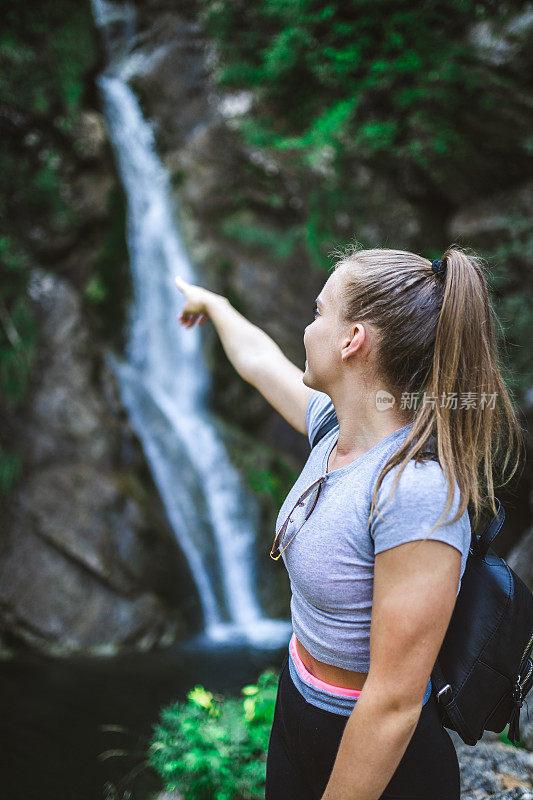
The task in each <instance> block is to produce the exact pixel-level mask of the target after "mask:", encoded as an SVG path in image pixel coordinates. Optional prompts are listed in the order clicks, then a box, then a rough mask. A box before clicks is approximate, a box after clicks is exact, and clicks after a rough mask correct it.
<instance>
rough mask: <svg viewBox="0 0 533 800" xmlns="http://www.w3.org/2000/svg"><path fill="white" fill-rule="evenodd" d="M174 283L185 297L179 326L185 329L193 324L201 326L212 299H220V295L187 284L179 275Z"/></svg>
mask: <svg viewBox="0 0 533 800" xmlns="http://www.w3.org/2000/svg"><path fill="white" fill-rule="evenodd" d="M174 281H175V283H176V286H177V287H178V289H179V290H180V291H182V292H183V294H184V295H185V305H184V306H183V308H182V310H181V314H179V315H178V319H179V321H180V324H181V325H185V327H186V328H192V326H193V325H194V324H195V322H198V325H203V324H204V322H205V321H206V320H207V318H208V316H209V304H210V303H211V302H212V301H213V299H214V298H220V297H221V295H217V294H215V293H214V292H210V291H209V289H203V288H202V287H201V286H194V285H193V284H191V283H187V281H184V280H183V278H182V277H181V276H180V275H176V277H175V278H174Z"/></svg>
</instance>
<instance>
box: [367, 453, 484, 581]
mask: <svg viewBox="0 0 533 800" xmlns="http://www.w3.org/2000/svg"><path fill="white" fill-rule="evenodd" d="M398 470H399V466H398V465H397V466H395V467H394V468H393V469H392V470H391V471H390V472H388V473H387V475H386V476H385V478H384V479H383V482H382V484H381V486H380V488H379V491H378V498H377V505H378V508H379V510H380V511H381V515H380V516H379V517H378V515H377V513H376V512H374V514H373V517H372V522H371V525H370V535H371V537H372V539H373V541H374V553H376V554H377V553H381V552H382V551H383V550H388V549H389V548H391V547H395V546H396V545H398V544H403V542H411V541H415V540H417V539H425V538H426V537H427V538H428V539H436V540H438V541H441V542H447V543H448V544H451V545H452V547H455V548H456V549H457V550H459V552H460V553H461V577H462V575H463V572H464V568H465V566H466V559H467V556H468V550H469V547H470V539H471V527H470V517H469V515H468V510H465V511H464V513H463V514H462V516H460V517H459V519H457V520H456V521H455V522H453V523H452V524H451V525H446V524H445V523H446V522H448V521H449V520H451V519H453V517H454V516H455V514H456V512H457V509H458V508H459V502H460V492H459V486H458V485H457V482H456V483H455V493H454V497H453V502H452V505H451V508H450V510H449V511H448V513H447V514H446V517H445V518H444V519H443V520H442V522H441V523H440V524H439V527H438V528H437V529H436V530H434V531H433V533H432V534H431V535H430V536H428V533H429V532H430V530H431V529H432V527H433V525H434V524H435V523H436V522H437V520H438V519H439V517H440V516H441V514H442V512H443V511H444V509H445V507H446V497H447V492H448V484H447V481H446V477H445V475H444V472H443V470H442V468H441V466H440V464H439V463H438V462H437V461H426V462H424V463H416V461H414V460H411V461H409V462H408V464H407V466H406V467H405V469H404V471H403V472H402V474H401V476H400V480H399V481H398V485H397V487H396V490H395V492H394V495H393V497H392V500H391V501H390V503H389V505H388V506H387V507H386V508H385V505H386V503H387V501H388V499H389V497H390V494H391V490H392V484H393V482H394V478H395V476H396V474H397V471H398Z"/></svg>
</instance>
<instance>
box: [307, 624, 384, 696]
mask: <svg viewBox="0 0 533 800" xmlns="http://www.w3.org/2000/svg"><path fill="white" fill-rule="evenodd" d="M294 638H295V639H296V649H297V651H298V655H299V656H300V658H301V659H302V662H303V664H304V667H306V669H307V670H308V671H309V672H310V673H311V675H314V676H315V678H318V679H319V680H321V681H325V682H326V683H332V684H333V685H334V686H340V687H342V688H343V689H362V688H363V686H364V684H365V680H366V676H367V675H368V673H367V672H355V671H354V670H351V669H344V668H343V667H335V666H333V665H332V664H324V662H323V661H317V659H316V658H314V657H313V656H312V655H311V653H310V652H309V651H308V650H306V649H305V647H304V646H303V644H302V643H301V642H299V641H298V639H297V638H296V636H295V637H294Z"/></svg>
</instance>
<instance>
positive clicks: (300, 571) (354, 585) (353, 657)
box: [276, 391, 471, 672]
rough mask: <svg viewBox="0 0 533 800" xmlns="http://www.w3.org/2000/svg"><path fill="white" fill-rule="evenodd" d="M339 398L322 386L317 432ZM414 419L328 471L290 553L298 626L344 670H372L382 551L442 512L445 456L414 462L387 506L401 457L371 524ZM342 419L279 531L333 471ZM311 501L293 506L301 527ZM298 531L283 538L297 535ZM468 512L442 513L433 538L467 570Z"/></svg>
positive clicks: (287, 504) (290, 499)
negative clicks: (390, 465) (330, 464)
mask: <svg viewBox="0 0 533 800" xmlns="http://www.w3.org/2000/svg"><path fill="white" fill-rule="evenodd" d="M332 412H333V413H334V407H333V403H332V401H331V399H330V398H329V397H328V395H326V394H324V393H323V392H318V391H314V392H313V394H312V395H311V398H310V399H309V403H308V406H307V411H306V427H307V432H308V437H309V441H310V442H312V441H313V440H314V436H315V434H316V432H317V430H318V428H319V426H320V423H321V422H322V421H323V420H324V419H325V418H326V417H327V416H329V415H331V413H332ZM411 427H412V423H410V424H408V425H406V426H404V427H403V428H399V429H398V430H396V431H393V433H391V434H389V435H388V436H386V437H385V438H384V439H382V440H381V441H380V442H378V444H376V445H375V446H374V447H371V448H370V450H368V451H367V452H366V453H364V454H363V455H362V456H359V458H357V459H355V461H352V462H351V463H350V464H346V465H345V466H343V467H340V468H339V469H335V470H333V471H332V472H328V473H327V475H326V479H325V482H324V484H323V486H322V488H321V491H320V495H319V497H318V500H317V503H316V506H315V508H314V509H313V511H312V513H311V515H310V517H309V519H308V520H307V521H306V522H305V523H304V525H303V527H302V528H301V530H300V531H299V532H298V534H297V535H296V536H295V538H294V539H293V540H292V542H291V543H290V545H289V546H288V548H287V549H286V550H285V552H284V553H283V555H282V558H283V561H284V563H285V566H286V568H287V572H288V573H289V578H290V584H291V591H292V597H291V617H292V625H293V629H294V633H295V634H296V636H297V638H298V639H299V641H300V642H301V643H302V644H303V645H304V647H305V648H307V650H308V651H309V652H310V653H311V655H313V656H314V657H315V658H316V659H318V660H319V661H322V662H324V663H326V664H333V665H335V666H338V667H343V668H345V669H351V670H356V671H358V672H367V671H368V669H369V667H370V650H369V640H370V620H371V612H372V590H373V580H374V556H375V554H376V553H381V552H382V551H383V550H387V549H389V548H390V547H394V546H395V545H398V544H401V543H402V542H409V541H413V540H415V539H423V538H425V537H426V536H427V534H428V532H429V531H430V529H431V527H432V526H433V525H434V524H435V523H436V521H437V520H438V518H439V517H440V515H441V513H442V512H443V511H444V507H445V504H446V496H447V483H446V479H445V477H444V473H443V472H442V469H441V467H440V464H439V463H438V462H436V461H427V462H425V463H421V464H417V463H416V462H415V461H414V460H413V461H410V462H409V463H408V464H407V466H406V467H405V469H404V471H403V473H402V475H401V477H400V480H399V483H398V486H397V487H396V491H395V493H394V496H393V499H392V501H391V502H390V504H389V505H388V506H387V508H386V509H384V506H385V503H386V501H387V499H388V497H389V494H390V489H391V487H392V483H393V480H394V478H395V475H396V472H397V470H398V466H396V467H395V468H394V469H392V470H391V471H390V472H389V473H388V474H387V476H386V477H385V479H384V480H383V483H382V485H381V487H380V491H379V493H378V507H379V509H380V510H381V511H382V517H379V518H378V517H377V515H376V514H374V518H373V521H372V525H371V527H370V530H368V528H367V520H368V516H369V513H370V505H371V501H372V493H373V491H374V487H375V485H376V481H377V478H378V476H379V474H380V472H381V469H382V468H383V466H384V465H385V463H386V462H387V461H388V459H389V457H390V456H391V455H392V454H393V453H394V452H395V451H396V450H397V449H398V448H399V447H400V445H401V443H402V441H403V439H404V438H405V436H407V434H408V433H409V431H410V429H411ZM338 434H339V427H338V423H337V425H335V427H334V428H333V429H332V430H331V431H329V432H328V433H327V434H326V435H325V436H324V437H323V438H322V439H321V440H320V441H319V442H318V443H317V445H316V446H315V447H314V448H313V449H312V450H311V453H310V455H309V458H308V459H307V462H306V464H305V466H304V468H303V470H302V472H301V473H300V476H299V477H298V479H297V481H296V483H295V484H294V486H293V487H292V489H291V490H290V492H289V494H288V495H287V497H286V498H285V501H284V502H283V505H282V506H281V509H280V511H279V514H278V517H277V521H276V530H279V527H280V526H281V524H282V523H283V521H284V520H285V518H286V517H287V514H288V513H289V512H290V510H291V508H292V506H293V505H294V504H295V503H296V501H297V500H298V498H299V497H300V495H301V494H302V493H303V491H304V490H305V489H306V488H307V487H308V486H309V485H310V484H312V483H313V481H315V480H316V479H317V478H319V477H320V476H321V475H324V474H325V471H326V466H327V461H328V457H329V454H330V453H331V451H332V450H333V447H334V445H335V443H336V441H337V438H338ZM459 499H460V498H459V487H458V486H457V483H456V485H455V494H454V499H453V504H452V507H451V509H450V511H449V512H448V515H447V517H446V518H445V521H448V520H451V519H452V518H453V516H454V515H455V513H456V511H457V508H458V506H459ZM306 510H307V508H306V507H305V506H304V508H303V509H298V508H297V509H296V510H295V512H294V513H293V514H292V519H293V523H291V526H294V527H292V530H293V531H295V530H296V529H297V527H298V526H299V525H300V524H301V522H302V519H303V518H304V517H305V512H306ZM290 535H291V533H290V530H288V531H287V536H286V537H284V542H286V541H288V539H289V538H290ZM470 536H471V529H470V519H469V516H468V512H467V511H465V512H464V514H463V515H462V516H461V517H460V518H459V519H458V520H457V521H456V522H454V523H453V524H452V525H444V522H442V523H441V525H440V526H439V527H438V528H437V529H436V530H435V531H434V532H433V533H432V534H431V536H430V537H429V538H430V539H437V540H439V541H443V542H448V543H449V544H451V545H453V547H455V548H457V549H458V550H459V551H460V552H461V574H460V578H459V583H458V587H457V593H459V589H460V586H461V578H462V576H463V573H464V569H465V566H466V559H467V556H468V550H469V547H470Z"/></svg>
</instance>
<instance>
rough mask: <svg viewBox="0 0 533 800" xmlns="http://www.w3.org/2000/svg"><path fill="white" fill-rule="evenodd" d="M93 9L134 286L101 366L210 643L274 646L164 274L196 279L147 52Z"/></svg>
mask: <svg viewBox="0 0 533 800" xmlns="http://www.w3.org/2000/svg"><path fill="white" fill-rule="evenodd" d="M93 13H94V18H95V21H96V24H97V26H98V28H99V29H100V31H101V34H102V38H103V40H104V42H105V45H106V50H107V53H108V58H109V64H108V67H107V69H106V70H105V72H104V73H103V74H101V75H100V76H99V77H98V79H97V84H98V86H99V89H100V92H101V97H102V102H103V107H104V113H105V117H106V120H107V125H108V128H109V133H110V138H111V142H112V145H113V149H114V153H115V158H116V161H117V165H118V170H119V173H120V176H121V179H122V183H123V186H124V191H125V194H126V198H127V243H128V250H129V255H130V265H131V273H132V284H133V301H132V304H131V307H130V308H129V314H128V343H127V347H126V352H125V356H124V358H118V357H116V356H115V355H114V354H113V353H111V352H110V351H109V352H107V354H106V359H107V363H108V364H109V366H110V368H111V369H112V370H113V372H114V374H115V375H116V376H117V380H118V383H119V386H120V392H121V396H122V400H123V403H124V405H125V407H126V409H127V411H128V414H129V420H130V423H131V426H132V428H133V429H134V430H135V432H136V434H137V436H138V437H139V439H140V440H141V442H142V445H143V449H144V453H145V456H146V459H147V462H148V464H149V466H150V469H151V472H152V475H153V477H154V480H155V483H156V485H157V487H158V490H159V492H160V495H161V498H162V501H163V503H164V506H165V509H166V512H167V516H168V519H169V522H170V525H171V526H172V529H173V531H174V533H175V536H176V539H177V541H178V542H179V545H180V547H181V549H182V551H183V553H184V555H185V557H186V559H187V561H188V563H189V566H190V568H191V572H192V575H193V578H194V581H195V583H196V586H197V589H198V595H199V598H200V602H201V606H202V611H203V616H204V623H205V634H206V635H207V636H208V637H209V638H210V639H214V640H218V641H226V640H231V639H233V638H235V637H239V638H245V639H247V640H249V641H251V642H253V643H254V644H257V645H261V646H269V645H272V646H278V645H279V644H280V642H282V641H283V640H284V639H287V637H288V634H289V626H288V623H287V622H285V621H281V620H272V619H268V618H266V617H264V616H263V613H262V610H261V608H260V606H259V603H258V600H257V597H256V592H255V569H254V556H253V545H254V539H255V530H254V525H255V523H254V518H255V519H256V518H257V509H256V504H255V503H254V501H253V498H252V497H251V496H250V494H249V493H247V492H245V491H244V489H243V487H242V484H241V482H240V479H239V476H238V474H237V472H236V471H235V469H234V467H233V466H232V464H231V462H230V460H229V458H228V455H227V453H226V450H225V448H224V445H223V443H222V442H221V441H220V440H219V438H218V436H217V433H216V429H215V425H214V423H213V420H212V417H211V415H210V413H209V411H208V409H207V408H206V404H205V398H206V396H207V391H208V389H209V376H208V373H207V370H206V367H205V364H204V359H203V354H202V349H201V332H200V330H199V328H198V327H196V328H192V329H184V328H180V326H179V324H178V322H177V316H178V313H179V311H180V309H181V307H182V305H183V296H180V293H179V290H178V289H177V288H176V286H175V283H174V276H175V275H177V274H179V275H181V276H182V277H183V278H184V279H185V280H186V281H188V282H190V283H198V281H197V279H196V275H195V274H194V271H193V268H192V266H191V264H190V262H189V259H188V257H187V254H186V252H185V249H184V247H183V244H182V241H181V238H180V235H179V232H178V230H177V227H176V221H175V217H174V214H173V211H172V205H171V202H170V184H169V178H168V174H167V172H166V171H165V169H164V167H163V165H162V163H161V161H160V159H159V158H158V156H157V154H156V152H155V149H154V137H153V131H152V128H151V127H150V124H149V123H148V122H147V121H146V120H145V119H143V116H142V114H141V111H140V107H139V104H138V102H137V99H136V97H135V95H134V93H133V92H132V90H131V89H130V87H129V85H128V83H127V79H128V77H129V76H131V75H132V74H134V73H135V72H136V71H139V70H140V69H142V68H143V64H145V63H146V62H147V61H149V60H150V58H153V57H154V54H152V56H147V55H144V56H143V55H140V54H135V55H133V54H132V53H131V50H132V47H133V44H134V42H135V13H134V9H132V7H131V6H129V5H128V4H121V5H118V4H113V3H108V2H105V0H93ZM143 59H144V61H143ZM180 301H181V304H180Z"/></svg>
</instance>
